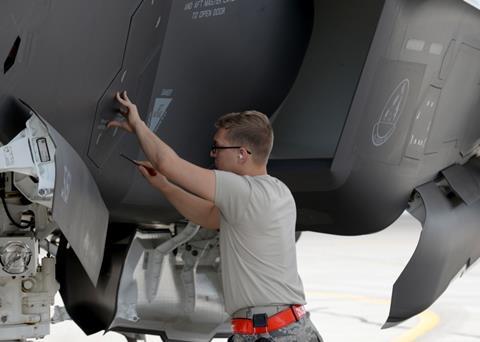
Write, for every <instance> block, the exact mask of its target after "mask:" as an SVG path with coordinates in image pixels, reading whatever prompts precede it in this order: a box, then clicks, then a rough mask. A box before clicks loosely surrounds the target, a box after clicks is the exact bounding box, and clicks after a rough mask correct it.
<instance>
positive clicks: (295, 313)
mask: <svg viewBox="0 0 480 342" xmlns="http://www.w3.org/2000/svg"><path fill="white" fill-rule="evenodd" d="M295 307H296V305H291V306H290V310H292V312H293V317H295V320H296V321H297V322H298V321H299V320H300V317H298V315H297V311H296V310H295Z"/></svg>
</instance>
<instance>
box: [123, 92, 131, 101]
mask: <svg viewBox="0 0 480 342" xmlns="http://www.w3.org/2000/svg"><path fill="white" fill-rule="evenodd" d="M123 98H124V99H125V100H127V101H128V102H132V101H130V99H129V98H128V95H127V91H126V90H124V91H123Z"/></svg>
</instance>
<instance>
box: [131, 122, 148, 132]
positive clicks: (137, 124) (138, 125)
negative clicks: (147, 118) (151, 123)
mask: <svg viewBox="0 0 480 342" xmlns="http://www.w3.org/2000/svg"><path fill="white" fill-rule="evenodd" d="M132 126H133V127H132V128H133V131H134V132H135V133H137V132H138V130H140V129H142V127H143V126H146V125H145V122H144V121H143V120H142V119H138V120H137V121H135V122H134V123H133V124H132Z"/></svg>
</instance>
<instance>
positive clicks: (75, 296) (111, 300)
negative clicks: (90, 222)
mask: <svg viewBox="0 0 480 342" xmlns="http://www.w3.org/2000/svg"><path fill="white" fill-rule="evenodd" d="M109 228H110V229H109V231H108V235H107V243H106V248H105V255H104V259H103V263H102V268H101V271H100V277H99V279H98V283H97V286H96V287H94V286H93V285H92V282H91V281H90V278H89V277H88V274H87V273H86V272H85V270H84V268H83V267H82V265H81V263H80V261H79V260H78V258H77V256H76V255H75V253H74V251H73V250H72V249H71V248H67V241H66V239H65V238H62V240H61V244H60V247H59V249H58V254H57V264H56V275H57V281H58V282H59V283H60V294H61V296H62V300H63V302H64V304H65V308H66V309H67V312H68V314H69V315H70V317H72V319H73V320H74V321H75V323H76V324H78V326H79V327H80V328H81V329H82V330H83V331H84V332H85V333H86V334H87V335H90V334H94V333H96V332H98V331H100V330H105V329H107V328H108V327H109V325H110V323H111V321H112V320H113V317H114V314H115V311H116V303H117V291H118V285H119V282H120V276H121V272H122V268H123V261H124V260H125V258H126V256H127V252H128V247H129V245H130V241H131V239H132V238H133V235H134V234H135V228H134V227H133V226H130V225H111V226H110V227H109Z"/></svg>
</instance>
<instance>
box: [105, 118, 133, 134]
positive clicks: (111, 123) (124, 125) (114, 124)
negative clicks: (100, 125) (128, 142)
mask: <svg viewBox="0 0 480 342" xmlns="http://www.w3.org/2000/svg"><path fill="white" fill-rule="evenodd" d="M112 127H120V128H123V129H124V130H126V131H128V132H132V128H131V127H130V126H129V125H128V123H127V122H125V121H115V120H113V121H109V122H108V123H107V128H112Z"/></svg>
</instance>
